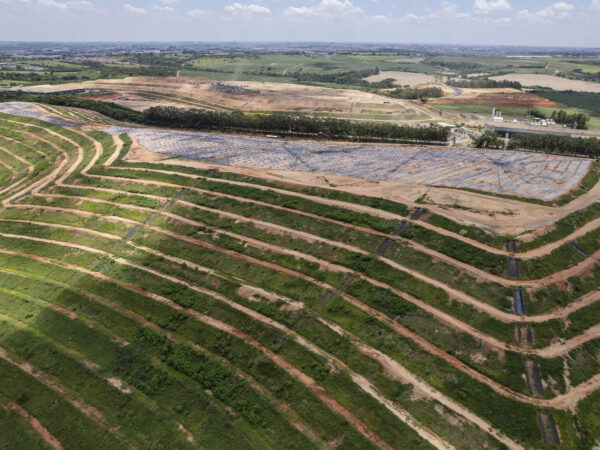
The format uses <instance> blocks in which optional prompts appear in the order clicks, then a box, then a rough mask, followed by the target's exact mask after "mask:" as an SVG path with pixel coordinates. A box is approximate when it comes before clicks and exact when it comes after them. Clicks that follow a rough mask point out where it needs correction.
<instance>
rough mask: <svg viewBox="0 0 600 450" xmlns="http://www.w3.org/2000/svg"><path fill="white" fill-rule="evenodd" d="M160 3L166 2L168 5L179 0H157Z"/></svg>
mask: <svg viewBox="0 0 600 450" xmlns="http://www.w3.org/2000/svg"><path fill="white" fill-rule="evenodd" d="M158 1H159V2H161V3H166V4H168V5H174V4H175V3H179V0H158Z"/></svg>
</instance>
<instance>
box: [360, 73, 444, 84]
mask: <svg viewBox="0 0 600 450" xmlns="http://www.w3.org/2000/svg"><path fill="white" fill-rule="evenodd" d="M388 78H392V79H393V80H394V81H395V82H396V84H398V85H400V86H405V85H410V86H417V85H419V84H427V83H434V82H435V77H434V76H433V75H428V74H425V73H414V72H396V71H393V70H385V71H382V72H379V73H378V74H377V75H371V76H370V77H367V78H365V80H367V81H368V82H370V83H375V82H377V81H383V80H387V79H388Z"/></svg>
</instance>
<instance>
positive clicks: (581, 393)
mask: <svg viewBox="0 0 600 450" xmlns="http://www.w3.org/2000/svg"><path fill="white" fill-rule="evenodd" d="M28 125H29V124H28ZM30 126H34V125H30ZM34 127H35V126H34ZM39 128H41V127H39ZM47 131H48V130H47ZM53 134H56V135H57V136H60V137H61V138H62V139H64V140H66V141H68V142H69V143H71V144H72V145H74V146H76V147H77V148H78V149H79V154H78V158H77V160H76V161H75V163H74V164H73V165H72V166H71V167H70V168H69V169H68V170H67V171H66V172H65V173H63V175H62V176H61V177H60V178H59V179H58V180H57V181H58V183H57V184H63V182H64V180H65V179H66V178H67V177H68V176H69V175H71V174H72V173H73V172H74V171H75V169H76V168H77V166H78V165H79V164H80V163H81V161H82V160H83V150H82V149H81V147H79V146H78V145H77V144H76V143H74V142H73V141H70V140H69V139H68V138H65V137H63V136H62V135H60V134H57V133H53ZM86 137H87V136H86ZM38 139H39V137H38ZM119 141H120V140H119ZM94 143H95V146H96V154H95V156H94V158H92V161H90V163H89V164H88V165H87V166H86V168H85V169H84V171H82V172H83V173H86V172H87V171H88V170H89V169H90V168H91V167H92V166H93V164H95V162H96V161H97V159H98V157H99V156H100V155H101V153H102V151H103V149H102V146H101V145H100V143H98V142H96V141H94ZM121 145H122V143H121ZM117 147H118V143H117ZM119 152H120V148H118V151H115V153H113V155H112V156H111V159H112V158H113V156H114V159H116V157H117V156H118V154H119ZM115 155H117V156H115ZM67 159H68V158H67V157H66V155H65V158H64V161H63V162H62V164H61V170H62V168H63V167H64V165H65V164H66V162H67ZM114 159H113V161H114ZM111 162H112V161H111ZM105 165H107V164H105ZM126 169H128V170H129V169H131V168H126ZM140 170H147V169H140ZM55 172H56V175H58V173H60V171H58V172H57V171H56V170H55V171H54V172H53V173H52V174H50V175H54V174H55ZM159 172H160V171H159ZM162 172H167V173H173V174H177V175H185V174H181V173H178V172H170V171H162ZM88 176H92V175H88ZM192 177H195V176H192ZM46 178H48V177H46ZM55 178H56V177H55ZM100 178H104V179H111V178H114V179H118V180H121V181H123V180H124V179H123V178H120V177H100ZM212 180H213V181H223V180H219V179H212ZM126 181H135V182H139V181H140V180H130V179H126ZM223 182H224V181H223ZM227 182H228V183H234V182H230V181H227ZM148 183H152V184H164V185H172V184H169V183H160V182H148ZM240 184H242V185H248V184H247V183H240ZM66 186H67V185H66ZM172 186H177V187H180V186H179V185H172ZM250 186H253V187H257V188H260V189H272V190H276V189H273V188H267V187H264V186H262V187H261V186H257V185H250ZM76 187H80V186H76ZM30 188H31V186H30V187H28V188H26V189H25V190H23V191H21V193H27V192H29V191H30V190H32V189H30ZM191 189H194V190H198V191H200V192H208V193H210V194H211V195H215V193H214V192H211V191H202V190H200V189H195V188H191ZM38 190H39V188H38ZM281 192H282V193H284V194H286V195H299V196H301V197H306V198H308V199H310V200H313V201H317V199H319V200H326V202H321V203H325V204H330V205H334V206H343V207H346V208H348V209H355V208H354V207H357V206H358V207H359V209H358V210H357V209H355V210H357V211H360V212H368V213H370V214H373V215H380V216H381V214H374V212H378V213H382V212H383V211H380V210H374V209H372V208H367V207H364V208H366V209H363V207H361V206H360V205H352V207H349V206H350V205H349V204H346V203H344V202H339V204H336V203H338V202H336V201H330V200H328V199H322V198H318V197H312V196H304V195H303V194H297V193H292V192H290V191H285V190H281ZM21 193H19V194H21ZM35 193H37V192H36V191H35V190H34V194H35ZM52 195H55V194H52ZM233 198H235V199H236V200H241V201H244V200H245V201H248V199H239V198H237V197H233ZM85 200H86V201H93V200H94V199H89V198H86V199H85ZM328 202H332V203H328ZM107 203H110V202H107ZM255 203H258V204H260V202H255ZM111 204H114V203H111ZM265 205H267V206H270V207H273V205H270V204H265ZM11 206H13V205H11ZM14 206H16V205H14ZM14 206H13V207H14ZM22 206H24V207H29V205H19V206H18V207H22ZM119 206H121V207H123V206H125V205H119ZM138 208H141V207H138ZM52 209H61V208H52ZM62 209H64V210H69V209H68V208H62ZM282 209H285V208H282ZM147 210H149V211H154V210H152V209H149V208H148V209H147ZM69 211H70V210H69ZM290 211H292V212H294V213H296V214H297V213H299V212H298V211H296V210H290ZM383 213H385V212H383ZM385 214H389V213H385ZM165 215H167V214H165ZM173 216H175V215H173ZM393 216H394V217H395V218H398V219H403V218H401V217H400V216H396V215H393ZM314 217H315V218H318V219H320V220H327V219H324V218H322V217H319V216H314ZM174 218H176V219H177V220H180V221H184V222H186V221H187V219H182V218H181V217H179V216H175V217H174ZM386 218H390V217H386ZM118 220H122V219H120V218H118ZM250 221H252V220H250ZM330 221H331V220H330ZM191 222H193V221H191ZM193 223H196V224H197V223H198V222H193ZM340 224H342V225H344V226H348V224H344V223H340ZM261 225H262V224H261ZM419 225H421V226H424V223H423V222H419ZM427 225H428V224H427ZM271 226H272V225H271ZM590 227H591V225H590ZM149 228H150V229H152V230H153V231H157V232H160V233H162V234H167V235H171V234H173V233H170V232H165V231H164V230H160V229H156V228H155V227H149ZM282 228H283V227H282ZM356 228H357V229H360V230H361V231H367V232H370V233H372V234H378V235H381V236H386V235H385V234H384V233H377V232H375V233H373V230H365V229H361V228H360V227H356ZM433 229H435V231H437V232H440V234H448V235H451V236H452V237H456V238H460V239H462V240H463V241H465V242H468V241H467V240H465V239H464V238H462V236H460V237H459V236H458V235H456V234H454V233H450V232H446V233H443V232H442V231H440V229H438V228H436V227H433ZM443 231H445V230H443ZM577 232H580V233H584V232H582V231H580V230H577V231H576V233H577ZM296 235H298V236H299V234H298V232H296ZM175 236H177V235H175ZM15 237H18V238H26V239H29V237H24V236H15ZM304 237H305V238H309V237H311V236H309V235H308V233H304ZM239 238H243V239H244V240H245V241H247V242H249V243H251V244H252V245H261V246H265V245H267V244H265V243H262V242H260V241H254V240H250V239H249V238H246V237H243V236H239ZM177 239H184V240H186V241H188V242H190V243H194V244H195V245H200V246H204V247H206V246H208V247H207V248H210V246H211V244H207V243H204V242H202V241H198V240H195V239H191V238H183V237H181V236H177ZM190 239H191V240H190ZM319 239H320V240H323V239H321V238H319ZM565 239H567V238H565ZM35 240H38V241H41V242H49V243H50V242H52V243H58V242H55V241H51V240H43V239H35ZM252 241H254V242H252ZM473 242H476V241H473ZM557 242H559V241H557ZM469 243H470V242H469ZM476 244H477V245H476V246H478V247H480V248H484V247H481V246H482V244H480V243H478V242H477V243H476ZM554 244H556V247H557V246H559V245H560V244H557V243H552V244H549V245H554ZM59 245H60V244H59ZM473 245H475V244H473ZM338 246H339V244H338ZM213 247H215V248H213V250H216V251H220V252H221V253H224V254H230V252H231V251H229V250H225V249H222V248H218V247H216V246H213ZM545 247H548V246H544V247H540V248H539V249H536V250H534V251H532V252H536V251H542V252H543V251H546V250H547V249H546V248H545ZM556 247H554V248H556ZM81 248H82V249H84V248H85V250H86V251H94V252H98V250H96V249H92V248H89V247H87V248H86V247H81ZM263 248H266V247H263ZM548 248H550V247H548ZM281 250H285V249H281ZM278 251H279V248H278ZM287 251H288V252H290V250H287ZM490 251H493V252H495V253H499V254H507V253H506V252H503V251H498V250H497V249H491V250H490ZM548 251H551V250H548ZM361 252H363V253H364V251H361ZM231 253H235V252H231ZM528 253H531V252H528ZM532 254H535V253H532ZM541 254H544V253H541ZM236 255H237V256H235V255H233V254H230V256H234V257H237V258H239V259H246V260H248V261H250V262H252V263H253V264H258V265H263V266H265V267H270V268H272V269H273V270H277V271H279V272H282V273H289V274H292V273H294V272H293V271H287V269H285V268H282V267H280V266H277V265H272V264H270V263H265V262H264V261H261V260H255V259H254V258H248V257H246V256H245V255H242V254H236ZM522 256H523V254H519V257H522ZM302 257H308V255H303V256H302ZM531 257H534V256H531ZM313 259H316V258H313ZM451 261H452V263H453V264H454V265H456V261H455V260H452V259H451ZM118 262H120V263H126V264H129V265H131V264H130V263H127V262H126V261H122V260H121V261H118ZM322 262H323V263H325V264H327V265H328V266H332V265H331V264H330V263H327V262H325V261H322ZM386 262H388V261H386ZM265 264H267V265H265ZM401 267H402V266H400V265H397V268H398V269H400V268H401ZM140 269H142V270H147V269H145V268H140ZM339 270H343V271H345V272H348V270H347V269H344V268H341V267H340V268H339ZM401 270H404V271H407V272H408V270H407V269H405V268H402V269H401ZM409 273H410V272H409ZM156 274H157V275H158V276H162V277H166V276H165V275H164V274H160V273H156ZM555 275H556V274H555ZM294 276H297V277H299V278H304V279H307V280H308V281H310V282H312V283H314V284H317V285H321V286H322V287H324V288H326V289H332V290H334V292H336V293H337V294H338V295H341V296H342V297H343V298H344V299H345V300H346V301H349V302H350V303H352V304H354V306H356V307H359V308H360V309H363V308H364V309H363V310H364V311H367V312H369V313H370V314H372V315H373V316H376V317H378V318H379V319H380V320H382V318H381V317H380V316H382V314H381V313H379V312H378V311H374V310H371V309H370V308H369V307H366V306H365V305H362V304H361V303H360V302H358V301H357V300H356V299H353V298H351V297H349V296H347V295H345V294H344V293H342V292H339V291H336V290H335V289H333V288H332V287H331V286H329V285H327V284H325V283H320V282H318V281H317V280H312V279H311V278H310V277H305V276H304V275H302V274H299V273H297V272H296V273H295V275H294ZM419 276H421V277H423V275H421V274H419ZM563 276H564V275H563ZM373 281H374V280H373ZM432 281H435V280H432ZM535 281H537V280H535ZM177 282H181V280H178V281H177ZM519 285H523V282H519ZM440 287H441V286H440ZM446 288H448V287H447V286H446ZM448 289H451V288H448ZM457 293H458V294H460V295H461V296H465V295H466V294H464V293H460V292H458V291H456V292H454V293H453V295H456V294H457ZM594 294H596V293H594ZM402 296H403V297H405V298H406V294H403V295H402ZM462 298H463V301H467V302H469V301H471V300H474V299H470V298H469V297H468V296H467V297H462ZM582 299H583V298H582ZM415 300H416V299H415ZM597 300H598V297H597V296H594V295H589V296H587V298H585V300H582V302H588V303H587V304H591V303H593V302H595V301H597ZM475 301H476V302H478V303H481V302H479V301H477V300H475ZM354 302H357V303H354ZM482 305H485V308H491V310H494V311H495V313H499V312H501V311H498V310H496V309H495V308H493V307H491V306H489V305H486V304H482ZM482 305H479V306H480V307H481V306H482ZM473 306H475V305H473ZM430 308H432V307H430ZM567 308H570V310H574V309H573V308H574V306H573V305H569V307H567ZM567 308H565V309H564V310H567ZM433 309H434V310H435V308H433ZM435 311H436V312H437V313H438V314H439V313H440V311H438V310H435ZM503 314H506V313H503ZM513 316H514V315H512V314H506V316H503V317H504V319H505V321H506V322H508V321H513V320H514V318H513ZM538 317H543V316H538ZM562 317H564V316H562ZM385 319H386V320H387V321H388V322H392V323H391V324H389V323H388V325H390V326H392V327H393V328H394V329H395V330H396V331H398V332H399V333H400V334H403V335H405V333H406V332H408V334H410V333H411V332H410V331H409V330H406V329H404V330H401V328H403V327H401V328H398V327H399V325H398V324H397V323H395V322H393V321H390V319H389V318H387V317H386V318H385ZM527 319H528V320H529V319H530V318H529V317H528V318H527ZM210 320H211V321H212V320H214V319H210ZM546 320H547V319H546ZM382 321H383V320H382ZM540 321H541V320H540ZM384 322H385V321H384ZM223 325H225V326H228V325H226V324H223ZM399 330H401V331H399ZM598 331H599V332H600V330H598ZM232 332H233V330H232ZM407 337H408V335H407ZM246 338H248V337H246ZM580 338H581V339H584V336H583V335H581V336H578V337H577V338H575V339H580ZM411 339H412V340H413V341H415V342H417V343H418V344H419V345H420V346H421V347H422V348H424V349H427V350H428V351H429V352H431V353H432V354H436V355H437V356H440V355H439V354H437V353H436V352H441V350H440V349H438V348H437V347H434V346H433V345H432V344H430V343H429V342H427V341H425V340H424V339H423V338H421V337H420V336H418V335H414V333H413V336H411ZM586 340H589V339H586ZM584 341H585V340H584ZM257 344H258V343H257ZM258 345H260V344H258ZM363 345H364V344H363ZM578 345H580V344H578ZM576 346H577V345H574V346H573V348H575V347H576ZM548 348H550V347H548ZM511 350H514V349H512V348H511ZM363 351H367V350H365V348H364V347H363ZM268 356H269V357H271V355H268ZM275 356H276V355H275ZM448 356H449V355H448ZM440 357H443V356H440ZM443 358H444V359H446V358H445V357H443ZM447 361H448V362H450V361H449V360H447ZM456 361H458V360H455V361H453V362H450V363H451V364H452V365H453V366H455V367H456V365H455V362H456ZM284 362H285V363H287V361H284ZM458 362H459V363H460V361H458ZM287 364H289V363H287ZM460 364H462V363H460ZM460 370H462V371H466V370H471V371H472V370H473V369H470V368H469V367H466V366H465V367H461V368H460ZM474 372H475V373H474V374H472V373H469V375H470V376H473V378H476V379H478V380H479V381H481V382H483V383H485V384H488V383H487V382H486V381H482V380H481V377H482V375H481V374H479V373H478V372H476V371H474ZM466 373H468V372H466ZM484 378H485V377H484ZM355 381H357V382H360V383H362V381H361V380H360V379H359V378H356V379H355ZM313 382H314V381H313ZM492 383H494V382H492ZM488 385H489V384H488ZM317 386H318V385H317ZM490 387H492V389H494V390H496V389H497V388H498V387H499V388H500V391H497V392H499V393H502V395H508V396H511V397H513V398H517V399H519V400H521V401H524V402H528V403H533V404H536V405H538V406H542V407H557V408H560V409H574V408H575V407H576V404H577V402H578V401H580V400H581V399H582V398H585V396H587V395H588V394H589V393H590V392H592V391H593V390H595V389H598V387H600V374H599V375H598V376H596V377H594V378H592V379H590V380H588V382H586V383H583V384H582V385H579V386H577V387H575V388H573V389H572V390H571V391H570V392H569V393H567V394H564V395H561V396H558V397H555V398H554V399H552V400H543V399H531V398H529V397H526V396H523V395H522V394H518V393H514V392H512V391H510V390H508V389H506V388H504V387H503V386H501V385H499V386H495V387H494V386H490ZM319 388H320V387H319ZM365 388H366V389H369V387H368V386H367V385H365ZM321 389H322V388H321ZM521 397H523V398H521ZM382 400H383V399H382ZM357 426H359V425H358V424H357ZM363 426H364V425H363ZM368 431H369V430H368V428H365V429H362V430H361V432H362V433H363V434H365V435H366V433H367V432H368ZM370 438H371V439H372V440H373V439H375V437H374V436H371V437H370ZM375 440H376V439H375ZM374 442H375V441H374ZM377 444H378V445H380V446H382V445H383V446H384V444H385V443H383V441H381V442H377Z"/></svg>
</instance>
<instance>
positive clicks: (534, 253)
mask: <svg viewBox="0 0 600 450" xmlns="http://www.w3.org/2000/svg"><path fill="white" fill-rule="evenodd" d="M113 168H114V169H123V170H134V171H142V172H144V171H146V172H156V173H163V174H166V175H179V176H183V177H187V178H198V176H197V175H193V174H190V173H185V172H176V171H171V170H161V169H149V168H140V167H122V166H114V167H113ZM202 178H206V179H208V180H210V181H213V182H218V183H223V184H233V185H237V186H244V187H251V188H254V189H260V190H262V191H273V192H277V193H279V194H284V195H289V196H292V197H298V198H303V199H306V200H311V201H313V202H316V203H321V204H324V205H328V206H336V207H340V208H345V209H349V210H352V211H356V212H360V213H366V214H370V215H372V216H376V217H381V218H383V219H388V220H396V221H402V220H405V221H407V222H410V223H415V224H418V225H419V226H421V227H423V228H427V229H429V230H432V231H435V232H436V233H438V234H441V235H444V236H448V237H453V238H455V239H459V240H461V241H463V242H465V243H467V244H469V245H472V246H473V247H478V248H480V249H482V250H485V251H487V252H490V253H494V254H497V255H504V256H511V255H513V254H514V253H512V252H508V251H506V250H504V249H498V248H496V247H492V246H489V245H487V244H484V243H482V242H479V241H476V240H474V239H470V238H468V237H466V236H463V235H461V234H457V233H454V232H452V231H448V230H446V229H444V228H440V227H436V226H435V225H432V224H430V223H428V222H423V221H419V220H412V219H410V218H409V217H404V216H400V215H398V214H394V213H391V212H388V211H384V210H382V209H377V208H372V207H369V206H364V205H359V204H357V203H348V202H345V201H341V200H333V199H329V198H325V197H319V196H314V195H308V194H302V193H300V192H295V191H291V190H286V189H281V188H275V187H269V186H263V185H260V184H253V183H248V182H243V181H235V180H226V179H223V178H212V177H210V176H202ZM236 199H237V197H236ZM265 204H267V205H270V204H268V203H265ZM444 215H448V214H447V211H446V214H444ZM322 219H323V220H325V219H324V218H322ZM342 223H344V222H342ZM345 225H348V224H345ZM598 226H600V218H598V219H596V220H594V221H592V222H589V223H588V224H586V225H584V226H583V227H581V228H578V229H577V230H575V231H574V232H573V233H571V234H569V235H568V236H566V237H564V238H562V239H559V240H557V241H553V242H550V243H548V244H545V245H543V246H540V247H538V248H536V249H533V250H529V251H526V252H519V253H518V256H519V258H521V259H532V258H537V257H539V256H543V255H547V254H548V253H551V252H552V251H553V250H555V249H556V248H558V247H560V246H561V245H563V244H565V243H568V242H569V241H572V240H574V239H576V238H577V237H579V236H583V235H584V234H586V233H587V232H589V231H592V230H594V229H596V228H598ZM367 230H369V231H370V232H373V231H374V230H370V229H367ZM381 234H382V235H383V234H384V233H381ZM389 236H390V237H394V236H393V235H389Z"/></svg>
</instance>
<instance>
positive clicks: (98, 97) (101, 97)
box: [77, 93, 121, 102]
mask: <svg viewBox="0 0 600 450" xmlns="http://www.w3.org/2000/svg"><path fill="white" fill-rule="evenodd" d="M120 96H121V94H117V93H112V94H102V95H96V96H93V97H92V96H89V95H88V96H79V97H77V98H80V99H82V100H97V101H99V102H107V101H110V100H114V99H115V98H119V97H120Z"/></svg>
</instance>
